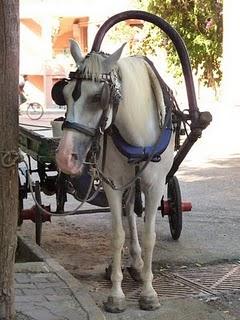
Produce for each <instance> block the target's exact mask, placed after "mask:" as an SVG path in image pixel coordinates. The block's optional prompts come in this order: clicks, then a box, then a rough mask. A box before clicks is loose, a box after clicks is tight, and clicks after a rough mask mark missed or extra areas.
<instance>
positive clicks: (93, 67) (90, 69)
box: [79, 52, 108, 81]
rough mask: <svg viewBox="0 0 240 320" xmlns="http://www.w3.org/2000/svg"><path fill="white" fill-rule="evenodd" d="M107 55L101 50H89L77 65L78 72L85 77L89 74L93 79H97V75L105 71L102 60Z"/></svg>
mask: <svg viewBox="0 0 240 320" xmlns="http://www.w3.org/2000/svg"><path fill="white" fill-rule="evenodd" d="M107 57H108V54H106V53H103V52H91V53H89V54H87V55H86V57H85V59H84V60H83V62H82V63H81V65H80V67H79V70H80V72H81V73H82V74H83V75H84V76H86V77H87V76H88V75H91V76H92V80H93V81H96V80H98V78H99V75H100V74H102V73H104V72H106V70H104V65H103V61H104V60H105V59H106V58H107Z"/></svg>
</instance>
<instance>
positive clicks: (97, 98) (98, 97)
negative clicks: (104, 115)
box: [92, 94, 101, 102]
mask: <svg viewBox="0 0 240 320" xmlns="http://www.w3.org/2000/svg"><path fill="white" fill-rule="evenodd" d="M100 101H101V95H100V94H95V96H93V98H92V102H100Z"/></svg>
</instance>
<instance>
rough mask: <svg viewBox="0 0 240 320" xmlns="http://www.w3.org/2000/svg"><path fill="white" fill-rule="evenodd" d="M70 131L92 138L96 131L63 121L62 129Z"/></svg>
mask: <svg viewBox="0 0 240 320" xmlns="http://www.w3.org/2000/svg"><path fill="white" fill-rule="evenodd" d="M64 128H66V129H72V130H76V131H78V132H81V133H84V134H86V135H87V136H90V137H94V136H95V135H96V132H97V129H95V128H89V127H87V126H85V125H83V124H78V123H76V122H70V121H64V122H63V125H62V129H64Z"/></svg>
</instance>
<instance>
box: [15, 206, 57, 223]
mask: <svg viewBox="0 0 240 320" xmlns="http://www.w3.org/2000/svg"><path fill="white" fill-rule="evenodd" d="M42 207H43V209H45V210H47V211H49V214H48V213H46V212H44V211H43V212H41V217H42V222H46V221H49V222H51V215H50V206H42ZM36 214H37V206H32V208H31V209H23V210H22V211H21V212H20V217H19V218H20V220H21V221H23V220H32V222H34V223H35V222H36Z"/></svg>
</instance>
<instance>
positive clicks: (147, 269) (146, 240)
mask: <svg viewBox="0 0 240 320" xmlns="http://www.w3.org/2000/svg"><path fill="white" fill-rule="evenodd" d="M153 189H154V188H151V189H150V190H148V191H147V193H146V194H145V222H144V232H143V250H144V254H143V261H144V266H143V270H142V278H143V290H142V292H141V296H140V299H139V305H140V308H141V309H144V310H154V309H157V308H159V306H160V304H159V300H158V296H157V293H156V291H155V290H154V289H153V286H152V280H153V273H152V256H153V249H154V245H155V240H156V232H155V220H156V213H157V207H158V200H159V194H160V192H161V190H159V188H155V190H153ZM156 189H158V190H156Z"/></svg>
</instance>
